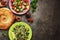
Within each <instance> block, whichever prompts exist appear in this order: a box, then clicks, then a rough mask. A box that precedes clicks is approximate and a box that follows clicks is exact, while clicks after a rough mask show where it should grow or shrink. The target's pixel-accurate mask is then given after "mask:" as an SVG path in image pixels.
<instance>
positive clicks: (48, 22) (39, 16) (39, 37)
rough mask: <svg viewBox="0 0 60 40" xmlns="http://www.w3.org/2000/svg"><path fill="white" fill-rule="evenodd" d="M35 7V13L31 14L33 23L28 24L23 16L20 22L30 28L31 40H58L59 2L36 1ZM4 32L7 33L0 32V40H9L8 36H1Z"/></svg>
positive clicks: (59, 29)
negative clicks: (31, 32)
mask: <svg viewBox="0 0 60 40" xmlns="http://www.w3.org/2000/svg"><path fill="white" fill-rule="evenodd" d="M37 5H38V7H37V11H36V12H35V13H31V14H32V18H34V23H32V24H30V23H28V22H27V21H26V18H25V16H24V15H23V16H22V21H24V22H26V23H28V24H29V25H30V26H31V28H32V31H33V36H32V39H31V40H60V24H59V22H60V0H38V4H37ZM7 7H8V8H9V6H8V4H7ZM4 31H5V32H7V33H8V31H7V30H0V40H9V38H8V35H7V36H6V37H3V36H2V32H4Z"/></svg>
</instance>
